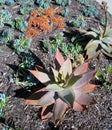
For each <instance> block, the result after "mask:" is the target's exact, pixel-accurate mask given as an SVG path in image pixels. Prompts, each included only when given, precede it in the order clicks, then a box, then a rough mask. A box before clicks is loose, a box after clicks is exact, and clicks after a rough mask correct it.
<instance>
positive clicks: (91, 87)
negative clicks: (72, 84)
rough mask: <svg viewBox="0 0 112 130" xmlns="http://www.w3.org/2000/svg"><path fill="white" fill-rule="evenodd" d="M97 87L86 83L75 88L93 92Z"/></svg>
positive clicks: (84, 91)
mask: <svg viewBox="0 0 112 130" xmlns="http://www.w3.org/2000/svg"><path fill="white" fill-rule="evenodd" d="M95 88H96V85H94V84H89V83H88V84H86V85H84V86H81V87H77V88H75V89H76V90H79V91H81V92H83V93H90V92H92V91H93V90H94V89H95Z"/></svg>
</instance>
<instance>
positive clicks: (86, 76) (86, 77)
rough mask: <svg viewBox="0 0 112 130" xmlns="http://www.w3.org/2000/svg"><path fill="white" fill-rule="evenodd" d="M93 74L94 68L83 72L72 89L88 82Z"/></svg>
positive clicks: (94, 72)
mask: <svg viewBox="0 0 112 130" xmlns="http://www.w3.org/2000/svg"><path fill="white" fill-rule="evenodd" d="M95 74H96V71H95V70H93V71H89V72H87V73H85V74H83V75H82V77H81V78H80V79H79V80H78V81H77V82H76V83H75V84H74V85H73V86H72V87H73V89H77V88H78V87H79V88H80V87H82V86H84V85H86V84H88V83H89V81H90V80H91V79H92V78H93V76H94V75H95Z"/></svg>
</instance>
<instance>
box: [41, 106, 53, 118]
mask: <svg viewBox="0 0 112 130" xmlns="http://www.w3.org/2000/svg"><path fill="white" fill-rule="evenodd" d="M52 108H53V105H49V106H44V107H43V108H42V111H41V119H42V120H47V119H49V118H51V117H52V116H53V112H51V111H50V110H52Z"/></svg>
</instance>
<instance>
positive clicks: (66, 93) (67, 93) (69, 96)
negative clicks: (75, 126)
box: [58, 89, 75, 106]
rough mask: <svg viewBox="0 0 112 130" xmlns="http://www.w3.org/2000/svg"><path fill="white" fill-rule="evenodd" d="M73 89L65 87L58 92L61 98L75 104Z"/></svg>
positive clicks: (69, 103) (71, 104)
mask: <svg viewBox="0 0 112 130" xmlns="http://www.w3.org/2000/svg"><path fill="white" fill-rule="evenodd" d="M72 91H73V90H72V89H65V90H63V91H61V92H58V96H59V98H61V99H62V100H63V101H64V102H65V103H66V104H68V105H70V106H73V102H74V100H75V96H74V93H73V92H72Z"/></svg>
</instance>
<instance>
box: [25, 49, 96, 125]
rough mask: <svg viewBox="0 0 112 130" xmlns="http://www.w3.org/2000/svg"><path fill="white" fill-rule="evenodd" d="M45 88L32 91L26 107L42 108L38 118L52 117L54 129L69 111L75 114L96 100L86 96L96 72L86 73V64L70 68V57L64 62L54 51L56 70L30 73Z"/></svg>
mask: <svg viewBox="0 0 112 130" xmlns="http://www.w3.org/2000/svg"><path fill="white" fill-rule="evenodd" d="M29 71H30V72H31V73H32V74H33V75H34V76H35V77H36V78H37V79H38V80H39V81H40V82H41V83H43V84H44V85H46V87H44V88H42V89H40V90H37V91H36V92H34V93H33V94H32V95H31V96H30V97H29V98H28V99H27V100H26V101H25V103H26V104H27V105H36V107H39V108H41V119H42V120H47V119H49V118H51V117H53V122H54V124H55V126H57V125H58V124H59V123H60V121H61V119H62V118H63V117H64V116H65V114H66V112H67V111H68V110H69V108H72V109H73V110H74V111H80V112H81V111H83V110H85V109H86V108H87V107H86V106H88V105H90V104H94V103H96V101H95V100H94V99H93V98H92V97H91V96H90V95H88V93H90V92H92V91H93V90H94V89H95V88H96V85H94V84H91V83H89V81H90V80H91V79H92V78H93V76H94V75H95V73H96V71H94V70H92V71H88V63H84V64H82V65H80V66H79V67H77V68H72V63H71V61H70V59H69V58H67V59H66V60H64V58H63V56H62V54H61V53H60V51H59V50H57V52H56V55H55V68H51V72H47V71H46V70H44V69H43V68H42V67H41V66H36V70H29Z"/></svg>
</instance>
